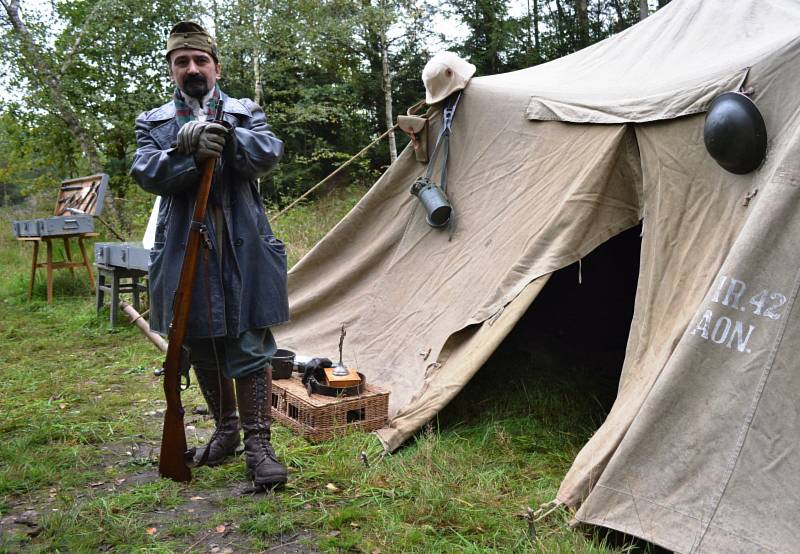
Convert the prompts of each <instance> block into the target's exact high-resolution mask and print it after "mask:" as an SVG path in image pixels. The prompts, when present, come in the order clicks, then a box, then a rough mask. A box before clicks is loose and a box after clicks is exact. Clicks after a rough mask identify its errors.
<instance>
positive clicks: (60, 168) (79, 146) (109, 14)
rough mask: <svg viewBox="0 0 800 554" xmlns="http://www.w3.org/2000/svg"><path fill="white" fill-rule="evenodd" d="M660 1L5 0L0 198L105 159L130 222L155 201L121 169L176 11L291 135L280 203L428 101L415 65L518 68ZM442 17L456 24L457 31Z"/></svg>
mask: <svg viewBox="0 0 800 554" xmlns="http://www.w3.org/2000/svg"><path fill="white" fill-rule="evenodd" d="M432 1H435V0H432ZM667 1H668V0H667ZM665 3H666V2H665V1H664V0H659V1H658V2H657V4H656V3H655V2H652V0H651V4H652V5H651V6H648V5H647V2H646V1H644V0H641V1H640V0H524V1H522V0H514V1H513V2H512V1H503V0H462V1H459V2H450V1H446V0H440V1H438V2H435V3H431V1H429V0H282V1H281V2H275V1H273V0H247V1H245V0H190V1H188V2H187V1H184V2H168V1H166V0H70V1H67V0H56V1H54V2H52V3H50V4H49V7H45V4H44V3H41V2H33V1H26V0H0V4H2V7H3V8H4V9H3V10H2V11H0V47H2V49H3V51H4V56H3V60H4V61H3V65H2V67H1V69H2V75H1V76H2V82H3V83H4V90H3V94H0V202H3V203H8V202H14V201H19V200H20V199H21V198H22V197H24V196H25V195H26V194H28V193H29V192H32V191H36V190H37V189H47V188H52V187H54V186H55V183H57V182H58V181H59V180H60V179H62V178H65V177H69V176H75V175H79V174H86V173H88V172H91V171H99V170H102V171H105V172H107V173H109V174H110V175H111V176H112V190H113V197H114V198H115V202H113V203H112V209H113V210H115V211H116V214H115V215H116V216H117V217H118V218H119V220H120V222H121V223H122V224H123V225H124V224H126V223H128V222H129V221H126V220H127V219H128V217H129V216H127V215H125V216H124V217H121V216H122V214H127V213H131V212H134V213H140V212H142V213H146V209H145V210H138V209H133V208H135V207H138V205H137V202H140V203H141V204H142V205H144V204H145V203H146V202H147V200H146V198H145V197H144V196H142V194H141V192H140V191H138V189H137V188H136V187H135V186H133V184H132V182H131V180H130V178H129V177H128V176H127V168H128V166H129V165H130V161H131V156H132V154H133V152H134V151H135V147H136V145H135V139H134V135H133V120H134V118H135V117H136V115H137V114H138V113H139V112H141V111H143V110H145V109H149V108H152V107H155V106H157V105H159V104H160V103H162V102H164V101H165V100H166V99H168V98H169V95H170V88H171V87H170V84H169V80H168V78H167V73H166V66H165V62H164V59H163V54H162V52H163V47H164V46H163V45H164V39H165V34H166V32H167V30H168V29H169V28H170V26H171V24H172V23H174V22H175V21H178V20H180V19H196V20H200V21H202V22H204V23H205V24H206V25H207V26H209V27H210V28H213V29H215V32H216V36H217V40H218V42H219V45H220V52H221V63H222V66H223V82H222V86H223V88H224V89H225V90H226V91H227V92H228V93H229V94H231V95H234V96H240V97H241V96H246V97H251V98H254V99H255V100H256V101H257V102H259V103H260V104H262V105H263V106H264V107H265V110H266V112H267V115H268V118H269V119H270V121H271V123H272V125H273V127H274V128H275V130H276V132H277V134H278V135H279V136H280V137H281V138H282V139H283V140H284V141H285V143H286V156H285V158H284V161H283V163H282V165H281V168H280V170H279V171H277V172H276V173H275V174H274V175H273V177H272V178H271V179H270V180H269V182H265V183H263V187H262V193H263V194H264V197H265V200H266V201H267V202H271V203H274V204H278V205H279V204H283V203H286V202H287V201H288V200H289V199H291V198H293V197H295V196H297V195H298V194H300V193H301V192H303V191H304V190H307V189H308V188H309V187H310V186H312V185H313V184H314V183H315V182H317V181H318V180H319V179H321V178H322V177H324V176H325V175H327V174H328V173H329V172H330V171H331V170H332V169H333V168H335V167H336V166H337V165H338V164H340V163H341V162H343V161H344V160H346V159H348V158H349V157H350V156H351V155H352V154H354V153H355V152H357V151H358V150H359V149H360V148H361V147H363V146H364V145H366V144H367V143H369V142H370V141H371V140H372V139H374V138H375V137H376V136H378V135H380V134H381V133H383V132H384V131H385V130H386V128H387V119H392V118H393V117H394V116H395V115H396V114H397V113H398V112H400V113H402V112H403V111H404V110H405V109H406V108H407V107H408V106H410V105H412V104H414V103H415V102H416V101H417V100H419V99H421V98H423V97H424V89H423V87H422V82H421V79H420V74H421V71H422V68H423V66H424V64H425V62H426V61H427V60H428V59H429V58H430V56H431V53H432V52H434V51H436V50H440V49H445V48H449V49H453V50H456V51H458V52H459V53H461V54H462V55H463V56H464V57H466V58H467V59H469V60H470V61H472V62H473V63H474V64H475V65H476V66H477V68H478V74H479V75H481V74H483V75H487V74H492V73H498V72H505V71H512V70H515V69H520V68H523V67H528V66H531V65H535V64H538V63H542V62H545V61H547V60H551V59H554V58H557V57H559V56H563V55H565V54H568V53H570V52H573V51H575V50H578V49H580V48H582V47H584V46H587V45H589V44H591V43H593V42H596V41H598V40H601V39H603V38H605V37H607V36H609V35H610V34H612V33H614V32H618V31H620V30H622V29H624V28H626V27H628V26H629V25H631V24H633V23H635V22H636V21H638V20H639V19H640V18H641V17H643V16H646V15H647V11H648V10H649V9H657V8H659V7H661V6H662V5H663V4H665ZM444 28H447V29H451V30H455V29H460V32H458V33H453V32H450V37H449V39H448V37H447V36H445V34H444V33H443V32H442V31H443V29H444ZM454 35H455V36H457V38H453V36H454ZM384 52H385V53H386V54H387V56H386V62H384V59H383V56H382V54H383V53H384ZM387 62H388V70H389V74H390V77H391V87H390V90H388V91H387V90H385V87H384V82H385V81H384V79H383V75H382V70H383V69H384V65H383V64H384V63H387ZM389 93H390V94H391V96H388V94H389ZM387 101H388V103H389V105H391V106H392V114H389V115H390V117H389V118H387V113H386V112H387V110H386V105H387ZM398 141H399V142H400V143H401V144H400V145H399V146H400V147H402V146H403V144H404V143H403V138H402V137H398ZM388 163H389V153H388V149H387V146H386V144H385V141H384V143H382V144H381V145H380V146H379V147H378V148H376V149H375V150H373V151H372V152H371V154H370V156H369V157H368V158H367V159H365V160H364V161H363V162H362V163H361V164H360V165H354V166H353V167H355V169H354V170H353V171H351V173H350V174H349V178H350V179H353V180H361V181H365V182H370V181H372V180H373V178H374V177H375V175H376V174H377V173H379V172H380V171H381V170H382V169H383V168H384V167H385V166H386V165H387V164H388ZM137 199H138V200H137ZM124 201H128V204H125V203H124ZM120 208H121V209H120Z"/></svg>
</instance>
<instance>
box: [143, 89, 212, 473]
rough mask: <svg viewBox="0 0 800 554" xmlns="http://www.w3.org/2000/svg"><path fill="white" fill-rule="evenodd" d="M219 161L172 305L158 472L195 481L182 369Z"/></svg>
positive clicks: (206, 176) (203, 192) (206, 173)
mask: <svg viewBox="0 0 800 554" xmlns="http://www.w3.org/2000/svg"><path fill="white" fill-rule="evenodd" d="M221 119H222V102H220V103H219V105H218V107H217V114H216V116H215V118H214V121H219V120H221ZM216 162H217V160H216V159H215V158H210V159H208V160H206V161H205V164H204V165H203V173H202V177H201V179H200V186H199V187H198V189H197V199H196V200H195V204H194V214H193V215H192V223H191V226H190V227H189V238H188V240H187V241H186V251H185V253H184V256H183V265H182V266H181V275H180V279H179V280H178V290H177V291H176V292H175V299H174V302H173V308H172V324H171V325H170V327H169V344H168V346H167V358H166V361H165V362H164V395H165V396H166V399H167V410H166V412H165V413H164V432H163V434H162V435H161V454H160V456H159V460H158V472H159V473H160V474H161V476H162V477H169V478H170V479H172V480H173V481H179V482H181V483H188V482H189V481H191V480H192V471H191V469H189V464H188V463H187V458H188V454H187V446H186V430H185V429H184V427H183V414H184V410H183V405H182V404H181V389H180V381H181V376H180V370H181V350H182V348H183V341H184V339H185V338H186V327H187V324H188V322H189V310H190V309H191V305H192V286H193V285H194V277H195V274H196V273H197V257H198V253H199V251H200V239H201V238H202V237H201V228H202V225H203V221H204V220H205V216H206V206H207V205H208V195H209V192H210V191H211V180H212V178H213V177H214V167H215V166H216Z"/></svg>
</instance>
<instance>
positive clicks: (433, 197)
mask: <svg viewBox="0 0 800 554" xmlns="http://www.w3.org/2000/svg"><path fill="white" fill-rule="evenodd" d="M411 194H413V195H414V196H416V197H417V198H419V201H420V202H422V206H423V207H424V208H425V213H427V214H428V219H427V221H428V225H430V226H431V227H443V226H445V225H447V223H448V222H449V221H450V214H451V213H452V212H453V207H452V206H451V205H450V202H449V201H448V200H447V195H446V194H445V193H444V191H443V190H442V189H441V188H440V187H439V186H438V185H437V184H436V183H434V182H433V181H431V180H430V179H428V178H427V177H419V178H418V179H417V180H416V181H414V184H413V185H411Z"/></svg>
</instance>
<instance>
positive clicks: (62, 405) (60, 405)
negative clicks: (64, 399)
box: [58, 404, 67, 410]
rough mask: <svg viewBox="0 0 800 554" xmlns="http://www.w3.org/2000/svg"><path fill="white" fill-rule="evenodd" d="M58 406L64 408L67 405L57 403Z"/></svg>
mask: <svg viewBox="0 0 800 554" xmlns="http://www.w3.org/2000/svg"><path fill="white" fill-rule="evenodd" d="M58 407H59V408H61V409H62V410H63V409H64V408H66V407H67V405H66V404H59V405H58Z"/></svg>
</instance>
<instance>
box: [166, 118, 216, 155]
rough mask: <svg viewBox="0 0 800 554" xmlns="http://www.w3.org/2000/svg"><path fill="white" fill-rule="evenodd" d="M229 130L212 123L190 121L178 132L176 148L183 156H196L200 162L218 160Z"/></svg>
mask: <svg viewBox="0 0 800 554" xmlns="http://www.w3.org/2000/svg"><path fill="white" fill-rule="evenodd" d="M227 133H228V131H227V129H225V127H223V126H222V125H220V124H219V123H213V122H211V121H189V122H188V123H185V124H184V125H183V126H182V127H181V128H180V130H179V131H178V137H177V144H176V148H177V149H178V152H181V153H182V154H194V156H195V158H197V161H198V162H203V161H205V160H207V159H208V158H218V157H219V156H220V155H221V154H222V150H223V148H224V147H225V140H226V137H227Z"/></svg>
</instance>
